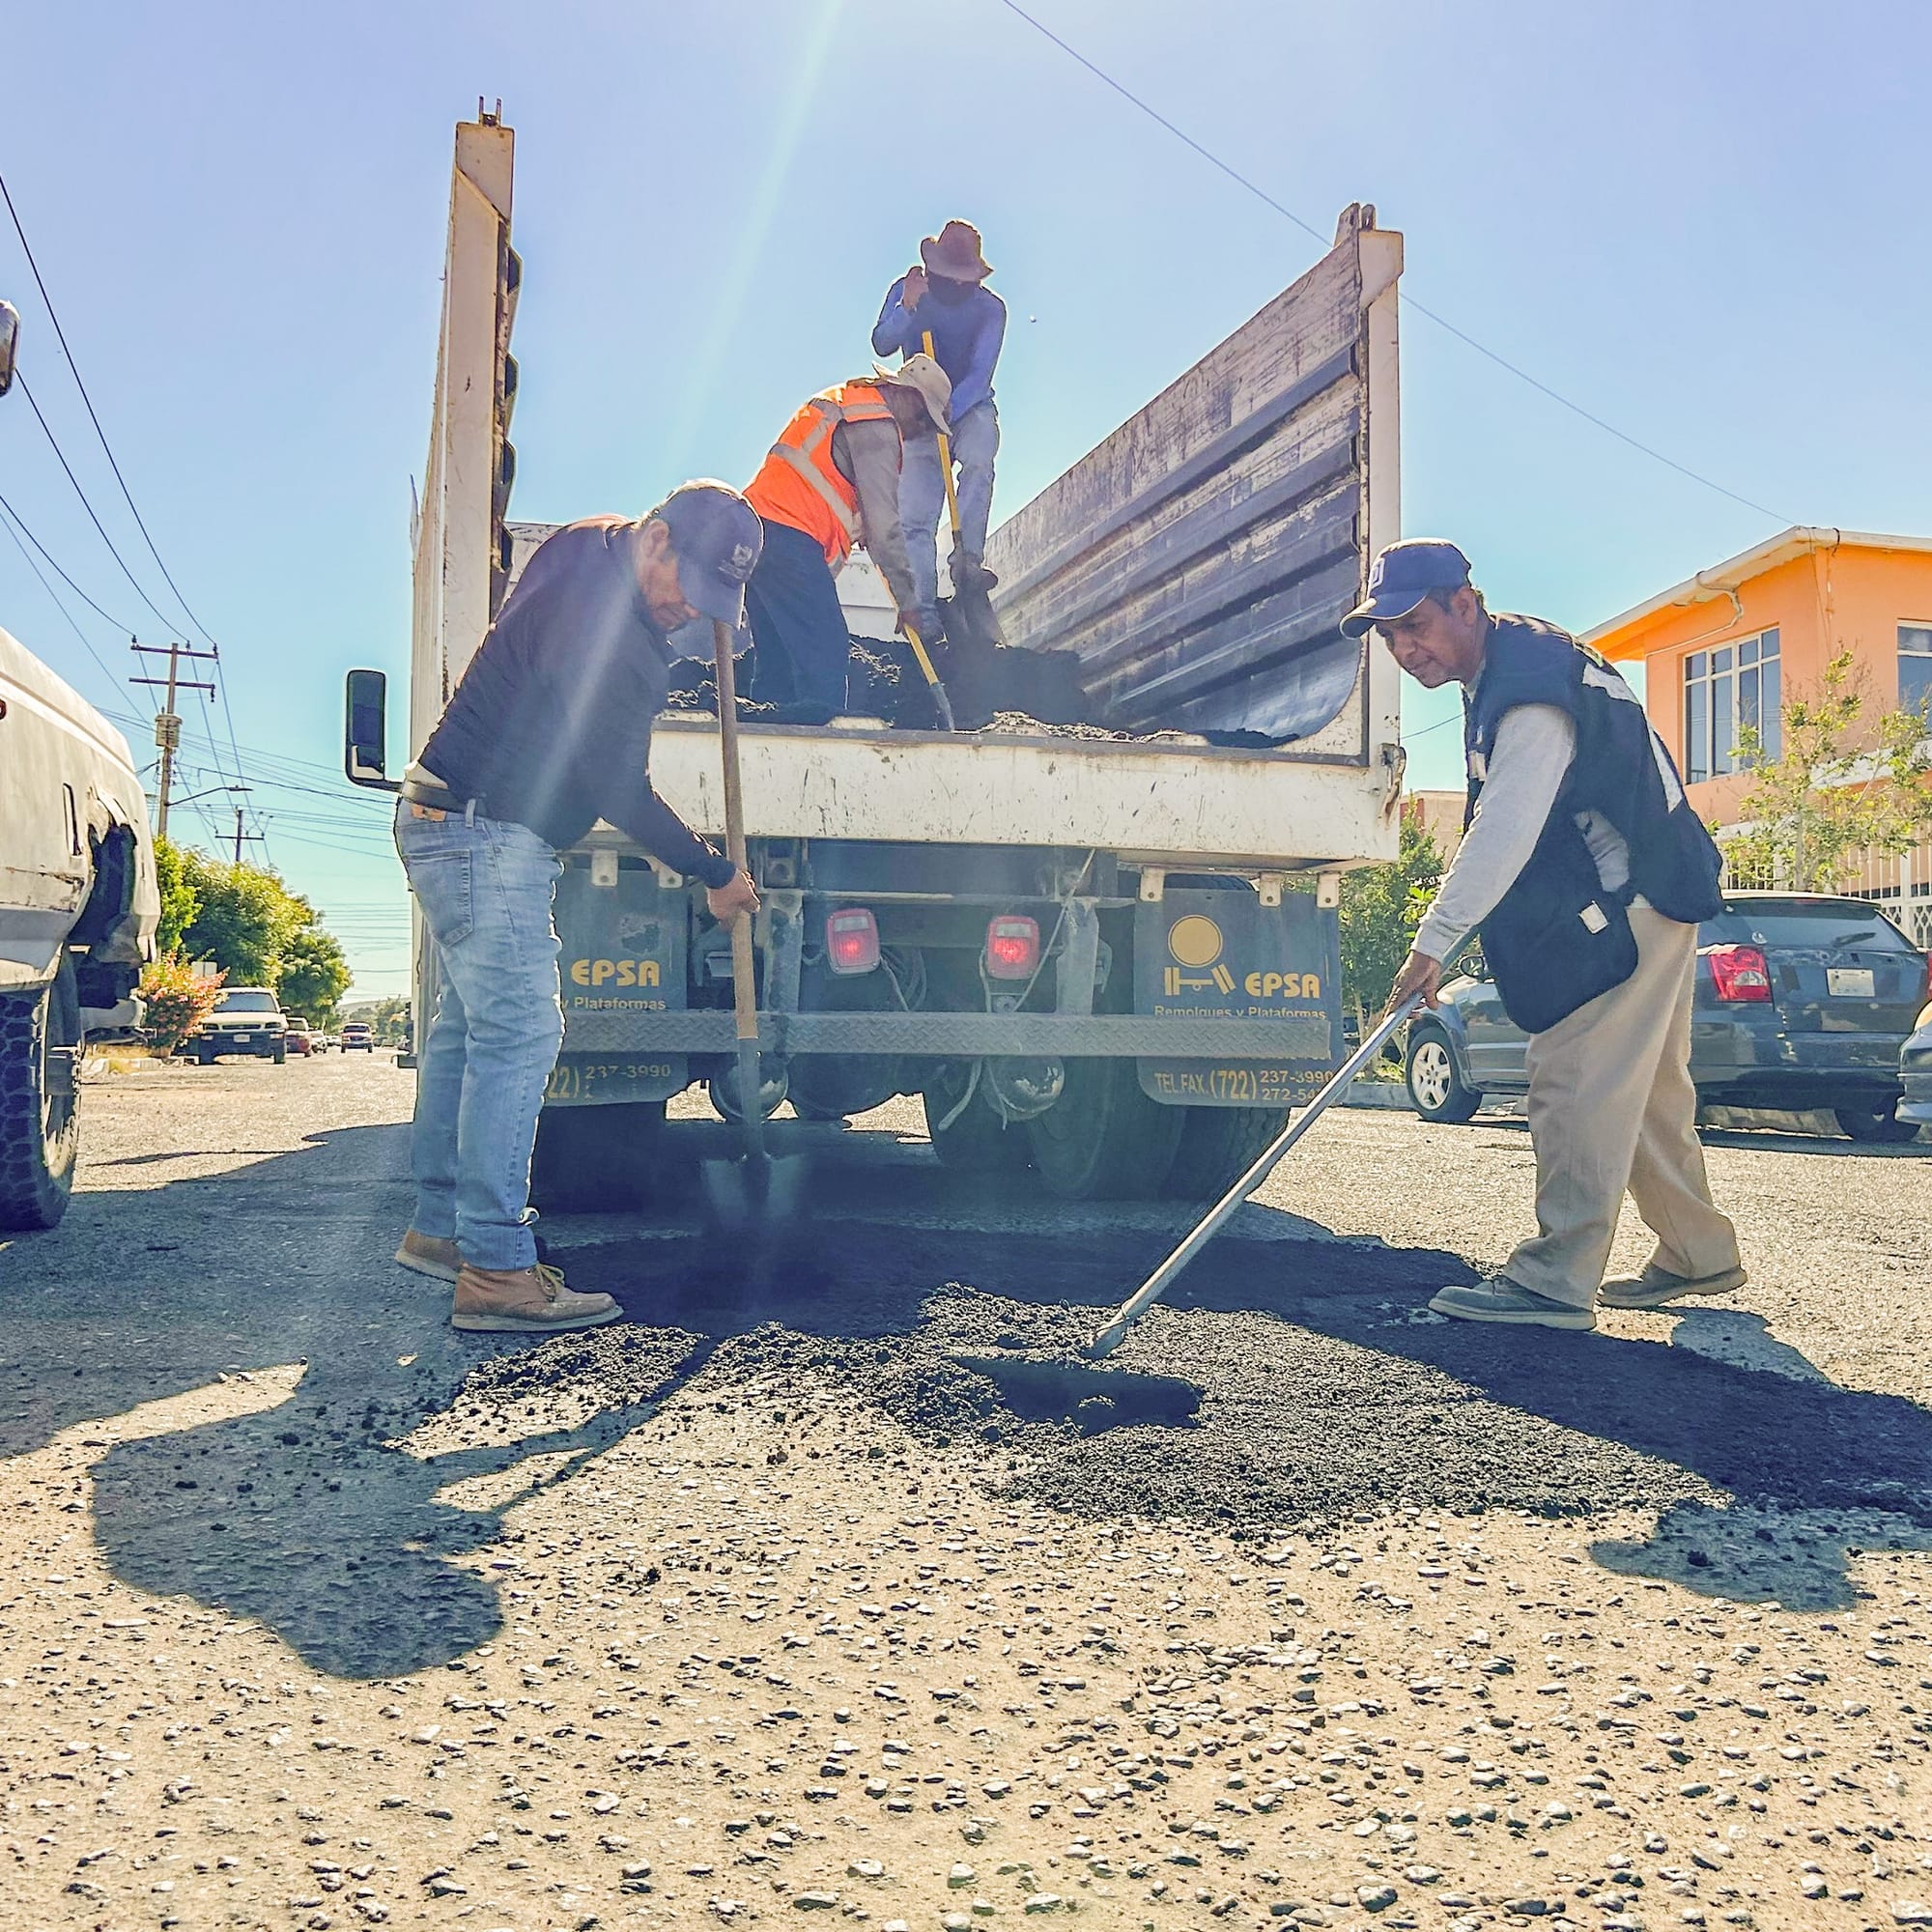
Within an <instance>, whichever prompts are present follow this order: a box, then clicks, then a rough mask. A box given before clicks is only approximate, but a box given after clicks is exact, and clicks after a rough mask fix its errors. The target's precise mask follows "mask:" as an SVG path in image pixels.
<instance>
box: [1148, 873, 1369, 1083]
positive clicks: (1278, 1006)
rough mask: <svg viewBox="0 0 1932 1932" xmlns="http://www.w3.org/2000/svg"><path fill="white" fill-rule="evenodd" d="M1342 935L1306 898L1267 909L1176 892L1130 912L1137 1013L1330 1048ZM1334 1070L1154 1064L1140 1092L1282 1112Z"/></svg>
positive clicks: (1313, 1064)
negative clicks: (1293, 1034)
mask: <svg viewBox="0 0 1932 1932" xmlns="http://www.w3.org/2000/svg"><path fill="white" fill-rule="evenodd" d="M1340 931H1341V929H1340V925H1339V923H1338V922H1337V919H1336V916H1335V914H1334V913H1333V912H1331V911H1324V910H1322V908H1321V907H1320V906H1318V905H1317V904H1316V902H1315V895H1314V894H1313V893H1296V892H1285V893H1283V894H1282V895H1281V903H1280V904H1279V905H1275V906H1264V905H1263V904H1262V902H1261V898H1260V896H1259V895H1257V894H1256V892H1255V890H1254V889H1253V887H1251V886H1248V885H1245V884H1242V885H1231V886H1229V887H1227V888H1223V889H1218V890H1217V889H1212V888H1193V887H1182V888H1176V887H1174V886H1172V885H1170V886H1169V887H1168V889H1167V893H1166V895H1165V897H1163V898H1162V899H1160V900H1158V901H1155V902H1152V903H1144V904H1142V905H1139V906H1136V907H1135V909H1134V1010H1135V1011H1136V1012H1137V1013H1142V1014H1146V1015H1148V1016H1149V1017H1151V1018H1155V1019H1159V1018H1163V1017H1172V1018H1192V1019H1269V1020H1282V1019H1300V1020H1316V1021H1320V1022H1321V1023H1322V1024H1323V1029H1324V1032H1325V1035H1326V1037H1327V1038H1328V1040H1329V1041H1330V1042H1331V1047H1332V1048H1338V1047H1339V1043H1340V1038H1341V1018H1342V984H1341V980H1342V965H1341V937H1340ZM1334 1064H1335V1056H1334V1054H1333V1053H1332V1052H1331V1056H1330V1057H1329V1058H1324V1059H1321V1060H1295V1061H1282V1062H1271V1063H1269V1062H1257V1061H1227V1062H1221V1061H1213V1060H1184V1059H1174V1060H1169V1059H1158V1058H1154V1057H1151V1056H1147V1055H1143V1056H1142V1057H1141V1058H1140V1060H1139V1062H1138V1065H1139V1067H1140V1080H1141V1089H1142V1091H1143V1092H1144V1093H1145V1094H1148V1096H1149V1097H1150V1098H1151V1099H1154V1100H1159V1101H1162V1102H1163V1103H1165V1104H1166V1105H1168V1106H1173V1107H1286V1106H1292V1105H1294V1104H1296V1103H1298V1102H1300V1101H1302V1100H1305V1099H1307V1098H1308V1097H1309V1096H1310V1095H1311V1094H1314V1093H1315V1092H1316V1090H1317V1089H1318V1088H1319V1087H1320V1086H1321V1083H1322V1082H1323V1081H1324V1080H1325V1079H1326V1078H1327V1077H1328V1074H1329V1072H1330V1070H1331V1068H1332V1067H1333V1065H1334Z"/></svg>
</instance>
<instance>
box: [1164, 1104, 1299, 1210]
mask: <svg viewBox="0 0 1932 1932" xmlns="http://www.w3.org/2000/svg"><path fill="white" fill-rule="evenodd" d="M1179 1112H1180V1115H1181V1122H1182V1124H1181V1128H1180V1146H1179V1149H1178V1150H1177V1151H1176V1152H1175V1156H1174V1165H1173V1166H1172V1167H1170V1168H1169V1169H1168V1171H1167V1192H1168V1193H1169V1194H1171V1195H1173V1196H1174V1197H1175V1198H1176V1199H1177V1200H1179V1201H1218V1200H1220V1198H1221V1197H1222V1195H1224V1194H1225V1193H1227V1191H1228V1190H1229V1188H1231V1187H1232V1186H1234V1184H1235V1182H1236V1181H1237V1180H1238V1179H1240V1178H1241V1176H1242V1175H1244V1174H1245V1173H1247V1171H1248V1169H1249V1168H1251V1167H1252V1166H1253V1165H1254V1164H1255V1162H1256V1161H1257V1160H1258V1159H1259V1158H1260V1157H1261V1153H1262V1150H1263V1149H1264V1148H1265V1147H1266V1146H1267V1145H1268V1143H1269V1142H1270V1141H1272V1140H1273V1139H1274V1138H1275V1136H1276V1135H1277V1134H1279V1133H1280V1132H1281V1130H1282V1129H1283V1128H1284V1127H1285V1126H1287V1125H1288V1116H1289V1109H1288V1108H1286V1107H1183V1108H1181V1109H1180V1110H1179Z"/></svg>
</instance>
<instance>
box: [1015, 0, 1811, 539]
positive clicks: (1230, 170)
mask: <svg viewBox="0 0 1932 1932" xmlns="http://www.w3.org/2000/svg"><path fill="white" fill-rule="evenodd" d="M1000 5H1001V6H1003V7H1004V8H1006V10H1007V11H1008V12H1009V14H1015V15H1016V16H1017V17H1018V18H1020V19H1022V20H1024V21H1025V22H1026V23H1027V25H1028V26H1029V27H1031V28H1032V29H1033V30H1034V31H1035V32H1036V33H1037V34H1039V35H1040V36H1042V37H1043V38H1044V39H1046V40H1049V41H1051V42H1052V43H1053V44H1054V45H1055V46H1057V47H1058V48H1059V49H1060V50H1061V52H1062V53H1064V54H1065V55H1066V57H1067V58H1068V59H1069V60H1072V61H1074V62H1076V63H1077V64H1078V65H1079V66H1081V67H1083V68H1085V69H1086V70H1087V71H1088V72H1089V73H1091V74H1092V75H1093V76H1094V79H1096V80H1098V81H1101V82H1103V83H1104V84H1105V85H1106V86H1108V87H1110V88H1112V89H1113V91H1114V92H1115V93H1116V94H1118V95H1119V96H1120V97H1121V99H1122V100H1125V101H1127V102H1129V103H1130V104H1131V105H1133V106H1134V107H1137V108H1139V110H1140V111H1141V112H1142V113H1143V114H1145V115H1146V116H1147V117H1148V119H1149V120H1151V121H1153V122H1155V123H1157V124H1158V125H1159V126H1160V127H1162V128H1166V130H1167V131H1168V132H1169V133H1170V134H1172V135H1173V136H1174V138H1175V139H1176V140H1177V141H1179V142H1180V143H1181V144H1182V145H1183V146H1185V147H1188V148H1191V149H1192V150H1193V151H1194V153H1195V154H1197V155H1199V156H1201V158H1202V159H1203V160H1204V161H1206V162H1207V163H1208V165H1209V166H1210V167H1213V168H1217V169H1219V170H1220V172H1221V173H1222V174H1224V175H1226V176H1227V177H1228V179H1229V180H1230V181H1232V182H1235V183H1236V184H1238V185H1240V186H1242V187H1244V188H1246V189H1247V191H1248V192H1249V193H1250V194H1251V195H1253V196H1254V197H1255V198H1256V199H1257V200H1258V201H1261V202H1263V203H1264V204H1265V205H1266V206H1267V207H1269V208H1271V209H1272V210H1273V211H1274V212H1275V213H1277V214H1279V215H1280V216H1281V217H1282V218H1283V220H1285V221H1290V222H1293V225H1294V226H1295V227H1296V228H1299V229H1300V230H1301V231H1302V232H1303V233H1304V234H1306V235H1312V236H1313V237H1314V238H1315V240H1316V241H1320V242H1321V243H1322V244H1323V245H1324V246H1326V245H1327V239H1328V238H1327V237H1326V236H1324V235H1323V234H1322V232H1321V229H1319V228H1317V227H1316V226H1315V225H1314V223H1313V222H1310V221H1304V220H1303V219H1302V217H1301V216H1300V215H1298V214H1297V213H1295V212H1294V211H1293V209H1292V208H1288V207H1285V206H1284V205H1283V204H1282V203H1281V202H1279V201H1277V200H1276V199H1275V198H1274V196H1273V195H1271V194H1269V193H1268V191H1267V190H1266V189H1265V188H1264V187H1262V186H1261V185H1259V184H1258V183H1256V182H1253V181H1250V180H1249V178H1248V177H1247V176H1246V175H1244V174H1242V173H1241V172H1240V170H1239V169H1238V168H1236V167H1233V166H1231V165H1230V164H1229V163H1228V162H1227V161H1224V160H1223V159H1222V158H1221V156H1219V155H1217V154H1215V153H1214V152H1213V151H1212V150H1211V149H1208V148H1204V147H1203V146H1202V145H1201V143H1200V142H1199V141H1197V140H1196V139H1195V138H1194V137H1193V135H1191V134H1189V133H1187V132H1186V131H1185V130H1183V129H1182V128H1178V127H1176V126H1175V124H1174V123H1173V122H1172V121H1170V120H1169V119H1168V118H1167V116H1166V115H1165V114H1163V113H1161V112H1160V111H1159V109H1158V108H1156V107H1154V106H1152V105H1151V104H1150V103H1149V102H1148V101H1146V100H1144V99H1141V97H1140V96H1139V95H1138V94H1136V93H1134V92H1133V90H1132V89H1131V88H1129V87H1126V86H1124V85H1122V83H1121V82H1120V81H1118V80H1116V79H1115V78H1114V76H1113V75H1112V74H1110V73H1108V72H1107V71H1106V70H1105V69H1103V68H1099V67H1096V66H1094V63H1093V62H1092V61H1091V60H1089V59H1088V58H1087V56H1086V55H1085V54H1083V53H1082V52H1081V51H1080V49H1079V48H1078V47H1075V46H1072V45H1069V44H1068V43H1066V42H1065V41H1064V40H1062V39H1061V38H1060V36H1059V35H1058V34H1056V33H1055V32H1054V31H1053V29H1052V28H1051V27H1049V26H1048V25H1047V24H1046V23H1045V21H1043V20H1040V19H1037V18H1036V17H1035V16H1034V15H1033V14H1029V13H1028V12H1027V10H1026V9H1025V8H1024V7H1022V6H1020V5H1019V0H1000ZM1403 302H1404V304H1405V306H1406V307H1408V308H1412V309H1413V310H1414V311H1415V312H1416V314H1417V315H1419V316H1422V317H1424V318H1426V319H1427V320H1428V321H1430V322H1433V323H1435V326H1436V327H1438V328H1443V329H1447V330H1448V332H1449V333H1450V334H1451V335H1453V336H1454V337H1455V338H1456V339H1457V341H1459V342H1461V343H1463V344H1464V345H1465V346H1466V347H1468V348H1470V349H1473V350H1474V351H1475V352H1476V354H1477V355H1483V356H1487V357H1488V358H1489V360H1490V361H1492V362H1493V363H1494V364H1495V365H1496V367H1497V368H1499V369H1505V370H1507V371H1508V372H1509V373H1510V374H1511V375H1512V376H1514V377H1516V378H1517V379H1518V380H1519V381H1520V382H1523V383H1527V384H1529V386H1530V387H1531V388H1532V389H1535V390H1537V391H1538V392H1539V393H1540V394H1542V395H1545V396H1548V398H1549V400H1550V401H1551V402H1552V403H1559V404H1561V405H1562V407H1563V408H1564V409H1566V410H1568V411H1570V412H1571V413H1572V414H1574V415H1578V416H1581V417H1582V419H1583V420H1584V421H1585V422H1587V423H1590V424H1593V425H1594V426H1595V427H1596V428H1598V429H1600V430H1602V431H1603V432H1604V433H1605V436H1613V437H1615V438H1616V440H1618V441H1619V442H1621V443H1627V444H1628V445H1629V446H1630V447H1631V448H1632V449H1634V450H1636V451H1638V452H1639V453H1641V454H1642V455H1644V456H1648V457H1649V458H1651V460H1652V461H1653V462H1657V463H1661V464H1662V465H1663V466H1664V468H1665V469H1674V470H1676V472H1677V473H1678V475H1680V476H1687V477H1689V478H1690V481H1691V482H1693V483H1701V484H1702V485H1703V486H1704V488H1705V489H1707V490H1715V491H1716V492H1717V493H1718V495H1719V496H1720V497H1729V498H1730V499H1731V501H1732V502H1734V503H1742V504H1743V505H1744V506H1745V508H1746V509H1747V510H1755V511H1756V512H1757V513H1758V514H1759V515H1760V516H1763V517H1769V518H1771V519H1772V521H1773V522H1774V523H1780V524H1796V523H1798V522H1799V519H1798V518H1796V517H1786V516H1780V515H1779V514H1778V512H1777V511H1776V510H1774V509H1771V508H1769V507H1768V506H1767V505H1766V504H1763V503H1758V502H1754V501H1752V499H1751V498H1750V497H1741V496H1739V494H1738V493H1737V492H1736V491H1735V490H1728V489H1726V488H1725V487H1724V485H1723V484H1721V483H1719V482H1716V481H1714V480H1713V479H1712V478H1711V477H1709V476H1705V475H1702V474H1700V473H1699V472H1698V471H1697V470H1695V469H1690V468H1689V467H1688V466H1687V465H1685V464H1682V463H1679V462H1678V461H1677V459H1676V458H1675V457H1674V456H1666V455H1664V453H1663V452H1662V450H1661V449H1653V448H1652V447H1651V445H1650V444H1649V443H1647V442H1642V441H1639V440H1637V438H1635V437H1634V436H1632V435H1630V434H1629V432H1628V431H1625V430H1620V429H1619V428H1618V427H1617V426H1616V424H1615V423H1612V422H1605V420H1604V418H1603V417H1602V416H1600V415H1598V414H1597V413H1596V412H1594V411H1592V410H1586V409H1585V408H1584V407H1583V405H1582V404H1581V403H1578V402H1574V401H1573V400H1572V399H1571V398H1570V397H1568V396H1566V395H1564V394H1563V393H1562V391H1561V390H1559V389H1552V388H1551V387H1550V386H1549V384H1548V383H1545V382H1543V381H1541V380H1540V379H1539V378H1537V377H1535V376H1532V375H1531V374H1530V373H1529V371H1528V370H1526V369H1522V368H1519V367H1518V366H1517V364H1516V363H1514V362H1512V361H1511V360H1510V359H1509V357H1508V356H1506V355H1498V354H1497V353H1496V351H1495V350H1493V349H1492V348H1490V347H1489V346H1488V345H1487V344H1486V343H1481V342H1478V341H1477V340H1476V338H1475V337H1474V336H1473V335H1471V334H1469V333H1468V331H1467V330H1466V329H1462V328H1458V327H1456V325H1455V324H1454V323H1453V322H1451V321H1450V320H1449V319H1448V318H1447V317H1446V316H1443V315H1438V314H1437V313H1436V311H1435V309H1433V308H1428V307H1425V306H1424V305H1423V303H1421V302H1419V301H1417V300H1416V299H1415V298H1414V297H1413V296H1412V295H1410V294H1408V292H1407V291H1406V290H1405V291H1404V292H1403Z"/></svg>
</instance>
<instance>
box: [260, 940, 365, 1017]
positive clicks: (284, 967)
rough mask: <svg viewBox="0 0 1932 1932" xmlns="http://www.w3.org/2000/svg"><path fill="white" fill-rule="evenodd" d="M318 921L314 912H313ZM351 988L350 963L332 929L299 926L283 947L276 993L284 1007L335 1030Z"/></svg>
mask: <svg viewBox="0 0 1932 1932" xmlns="http://www.w3.org/2000/svg"><path fill="white" fill-rule="evenodd" d="M310 919H311V921H313V920H314V914H313V912H311V913H310ZM348 990H349V962H348V960H347V959H345V958H344V957H343V954H342V948H341V946H340V945H338V944H337V942H336V938H335V935H334V934H333V933H332V932H327V931H325V930H324V928H323V927H322V925H321V924H320V923H311V924H308V925H304V926H301V927H299V928H298V930H297V931H296V932H295V933H294V934H293V935H292V936H291V937H290V939H289V941H288V943H287V944H286V945H285V946H284V947H283V948H282V957H281V971H280V973H279V974H278V975H277V977H276V980H275V993H276V996H277V997H278V998H279V999H280V1001H281V1003H282V1010H283V1011H284V1012H289V1013H299V1014H300V1015H301V1016H302V1018H303V1019H305V1020H307V1021H308V1023H309V1024H310V1025H311V1026H316V1027H321V1028H322V1029H323V1030H324V1031H325V1032H328V1031H332V1030H333V1029H334V1027H335V1025H336V1014H335V1009H336V1006H337V1003H338V1002H339V1001H340V1000H341V998H342V996H343V994H344V993H346V992H347V991H348Z"/></svg>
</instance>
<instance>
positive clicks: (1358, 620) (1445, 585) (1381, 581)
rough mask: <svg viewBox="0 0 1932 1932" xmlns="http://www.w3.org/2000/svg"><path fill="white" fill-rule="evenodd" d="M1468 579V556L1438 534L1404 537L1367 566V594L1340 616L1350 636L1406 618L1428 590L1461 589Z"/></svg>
mask: <svg viewBox="0 0 1932 1932" xmlns="http://www.w3.org/2000/svg"><path fill="white" fill-rule="evenodd" d="M1468 581H1469V559H1468V558H1467V557H1466V556H1464V555H1463V553H1462V552H1461V551H1460V550H1458V549H1457V548H1456V546H1455V545H1454V544H1452V543H1450V542H1448V541H1447V540H1446V539H1444V538H1442V537H1404V538H1403V540H1402V541H1401V542H1400V543H1392V544H1390V545H1388V546H1387V548H1386V549H1384V550H1383V551H1382V553H1381V554H1380V555H1379V556H1378V557H1377V558H1376V560H1375V562H1374V563H1372V564H1371V565H1370V566H1369V594H1368V595H1367V596H1366V597H1365V598H1363V599H1362V601H1361V602H1360V603H1359V604H1357V605H1356V606H1355V608H1354V609H1353V610H1352V611H1350V612H1349V614H1348V615H1347V616H1346V617H1344V618H1343V619H1342V629H1343V631H1344V632H1345V633H1347V635H1348V636H1350V637H1351V638H1359V637H1364V636H1366V635H1367V633H1368V632H1369V631H1371V630H1372V629H1374V627H1375V626H1376V625H1378V624H1392V623H1394V622H1395V620H1396V619H1397V618H1398V617H1406V616H1407V615H1408V613H1409V612H1410V611H1413V610H1414V609H1415V607H1416V606H1417V605H1418V604H1420V603H1421V602H1422V600H1423V599H1424V598H1425V597H1427V596H1428V595H1429V593H1430V592H1431V591H1432V590H1461V589H1462V588H1463V585H1464V584H1466V583H1467V582H1468Z"/></svg>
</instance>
